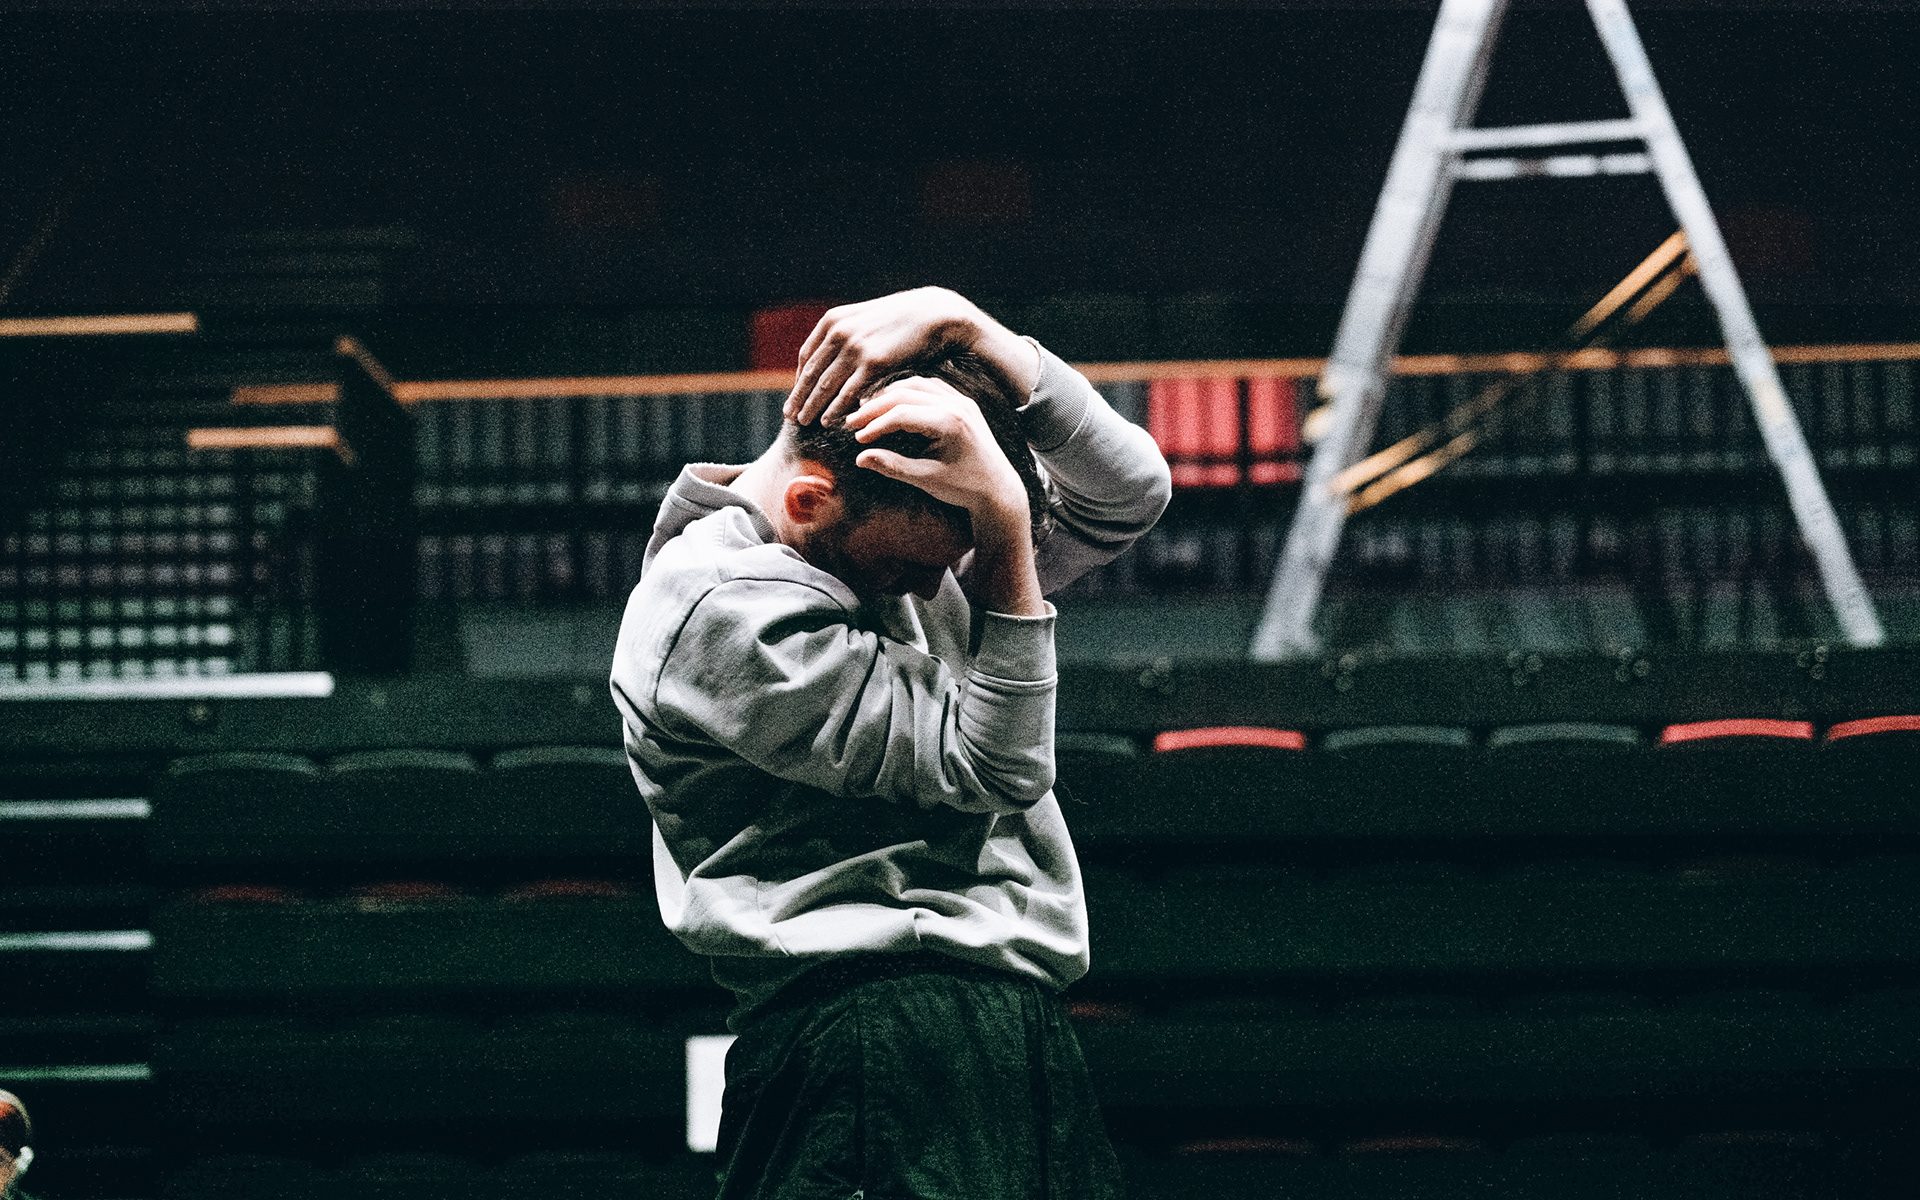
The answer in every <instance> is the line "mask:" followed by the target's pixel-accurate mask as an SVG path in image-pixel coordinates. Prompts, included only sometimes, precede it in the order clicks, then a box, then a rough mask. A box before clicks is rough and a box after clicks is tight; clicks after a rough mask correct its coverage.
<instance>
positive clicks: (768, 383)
mask: <svg viewBox="0 0 1920 1200" xmlns="http://www.w3.org/2000/svg"><path fill="white" fill-rule="evenodd" d="M348 341H351V339H342V342H343V343H345V342H348ZM354 345H356V346H357V345H358V343H354ZM1773 357H1774V361H1775V362H1780V363H1853V362H1899V361H1907V360H1913V361H1920V342H1879V343H1868V344H1861V345H1842V346H1775V347H1774V348H1773ZM369 361H371V360H370V359H369ZM1727 363H1728V358H1727V352H1726V350H1725V349H1723V348H1719V347H1713V348H1707V349H1643V350H1609V349H1604V348H1600V347H1593V348H1590V349H1586V350H1578V351H1574V352H1572V353H1568V352H1566V351H1559V352H1554V351H1515V352H1509V353H1504V354H1404V355H1401V356H1400V357H1399V358H1396V359H1395V360H1394V363H1393V373H1394V374H1396V375H1498V374H1516V375H1528V374H1537V373H1539V372H1542V371H1562V370H1565V371H1611V370H1615V369H1618V368H1621V367H1713V366H1726V365H1727ZM373 365H374V366H375V367H378V365H379V364H378V363H374V364H373ZM1326 365H1327V360H1326V359H1324V358H1245V359H1182V360H1176V361H1170V362H1124V363H1081V364H1079V365H1078V366H1077V368H1076V369H1077V370H1079V371H1080V373H1081V374H1083V375H1085V376H1086V377H1087V378H1088V379H1089V380H1091V381H1092V382H1094V383H1142V382H1149V381H1152V380H1155V379H1311V378H1314V377H1315V376H1318V375H1319V374H1320V373H1321V372H1322V371H1323V370H1325V369H1326ZM370 373H371V372H370ZM384 376H385V372H384V371H382V372H381V373H380V374H379V375H377V376H376V378H382V377H384ZM389 382H390V383H391V386H392V390H393V396H394V398H395V399H396V400H398V401H400V402H401V403H402V404H425V403H432V402H438V401H443V400H552V399H561V398H566V397H575V396H671V395H695V394H698V395H715V394H725V393H742V392H776V391H785V390H787V389H788V388H790V387H792V386H793V372H791V371H730V372H717V373H707V374H695V375H568V376H541V377H534V378H522V379H441V380H415V381H411V382H407V381H393V380H390V381H389ZM232 399H233V402H234V403H235V404H324V403H331V402H333V401H335V400H338V399H339V389H338V386H337V385H335V384H331V383H289V384H273V385H260V384H252V385H245V386H241V387H236V388H234V389H233V393H232Z"/></svg>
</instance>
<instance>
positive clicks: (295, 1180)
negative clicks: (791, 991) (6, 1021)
mask: <svg viewBox="0 0 1920 1200" xmlns="http://www.w3.org/2000/svg"><path fill="white" fill-rule="evenodd" d="M1874 1149H1875V1150H1880V1151H1881V1152H1884V1153H1888V1154H1891V1153H1893V1152H1894V1151H1893V1150H1892V1149H1891V1148H1886V1149H1884V1150H1883V1149H1882V1148H1880V1147H1874ZM1852 1166H1853V1165H1852V1164H1851V1163H1849V1161H1848V1159H1847V1156H1846V1152H1845V1150H1844V1149H1843V1148H1841V1147H1837V1146H1836V1145H1835V1142H1834V1139H1832V1138H1831V1137H1830V1136H1828V1135H1826V1134H1825V1133H1823V1132H1822V1131H1820V1130H1816V1129H1804V1128H1754V1129H1731V1130H1707V1131H1701V1132H1695V1133H1688V1134H1686V1135H1684V1136H1680V1137H1678V1138H1674V1139H1664V1140H1661V1141H1658V1142H1656V1141H1653V1140H1650V1139H1647V1138H1644V1137H1640V1136H1636V1135H1630V1134H1628V1135H1623V1134H1617V1133H1605V1132H1599V1131H1588V1132H1579V1131H1576V1132H1558V1133H1545V1134H1536V1135H1532V1136H1526V1137H1521V1138H1518V1139H1515V1140H1512V1141H1510V1142H1508V1143H1506V1144H1504V1145H1497V1144H1494V1143H1491V1142H1489V1141H1488V1140H1487V1139H1484V1138H1480V1137H1474V1136H1463V1135H1459V1134H1455V1133H1448V1132H1425V1131H1413V1132H1404V1133H1395V1134H1388V1135H1374V1136H1366V1137H1353V1138H1347V1139H1344V1140H1340V1141H1336V1142H1333V1143H1330V1144H1321V1143H1316V1142H1315V1141H1314V1140H1312V1139H1309V1138H1303V1137H1251V1138H1238V1139H1210V1140H1203V1141H1195V1142H1190V1143H1186V1144H1183V1145H1179V1146H1175V1147H1171V1148H1169V1150H1168V1151H1167V1152H1165V1153H1147V1152H1142V1151H1134V1150H1131V1149H1126V1148H1123V1153H1122V1168H1123V1172H1124V1174H1125V1177H1126V1180H1127V1185H1128V1189H1129V1193H1128V1194H1129V1195H1132V1196H1135V1197H1138V1198H1139V1200H1190V1198H1191V1197H1194V1196H1210V1197H1215V1198H1217V1200H1241V1198H1243V1197H1244V1198H1247V1200H1252V1198H1254V1197H1260V1198H1263V1200H1264V1198H1267V1197H1273V1196H1293V1195H1300V1196H1315V1197H1332V1198H1337V1200H1403V1198H1405V1197H1409V1196H1420V1197H1425V1198H1432V1200H1452V1198H1454V1197H1472V1198H1474V1200H1506V1198H1512V1200H1522V1198H1526V1200H1532V1198H1534V1197H1540V1196H1553V1197H1564V1198H1567V1200H1602V1198H1605V1200H1652V1198H1656V1197H1658V1198H1665V1197H1674V1198H1675V1200H1679V1198H1681V1197H1686V1198H1688V1200H1695V1198H1704V1200H1720V1198H1722V1197H1724V1198H1727V1200H1735V1198H1738V1200H1776V1198H1778V1200H1786V1198H1789V1197H1791V1198H1795V1200H1806V1198H1809V1197H1816V1196H1840V1195H1855V1196H1857V1195H1863V1194H1865V1193H1862V1192H1858V1191H1850V1190H1848V1186H1847V1180H1848V1179H1850V1178H1852V1175H1851V1174H1850V1173H1849V1172H1850V1170H1851V1169H1852ZM713 1185H714V1164H713V1162H712V1160H711V1159H706V1158H697V1157H694V1156H691V1155H683V1156H679V1157H676V1158H668V1159H661V1160H652V1159H649V1158H646V1157H643V1156H641V1155H638V1154H633V1153H620V1152H610V1153H594V1154H589V1153H566V1152H534V1153H525V1154H519V1155H517V1156H515V1157H512V1158H509V1159H507V1160H505V1161H504V1162H492V1161H483V1160H476V1159H470V1158H465V1157H460V1156H456V1155H452V1154H446V1153H384V1154H368V1155H361V1156H358V1157H355V1158H351V1159H349V1160H347V1161H345V1162H342V1163H338V1164H337V1165H330V1164H324V1163H316V1162H309V1161H305V1160H302V1159H295V1158H291V1157H272V1156H265V1155H222V1156H211V1157H206V1158H202V1159H198V1160H195V1161H192V1162H190V1163H188V1164H186V1165H185V1166H184V1167H183V1168H182V1169H181V1170H179V1171H177V1172H175V1173H173V1174H172V1175H171V1176H170V1177H169V1179H168V1180H167V1184H166V1187H165V1189H164V1190H163V1192H162V1193H161V1195H162V1196H163V1197H164V1198H165V1200H331V1198H332V1197H335V1196H339V1195H342V1194H351V1195H354V1196H357V1197H369V1198H378V1200H388V1198H392V1200H442V1198H445V1200H523V1198H524V1200H535V1198H536V1197H537V1198H539V1200H547V1198H549V1197H556V1196H557V1197H563V1198H566V1200H603V1198H604V1200H615V1198H624V1197H635V1196H645V1197H653V1196H658V1197H669V1196H671V1197H683V1196H688V1197H690V1196H703V1195H709V1194H711V1193H712V1191H713ZM1889 1194H1891V1193H1889Z"/></svg>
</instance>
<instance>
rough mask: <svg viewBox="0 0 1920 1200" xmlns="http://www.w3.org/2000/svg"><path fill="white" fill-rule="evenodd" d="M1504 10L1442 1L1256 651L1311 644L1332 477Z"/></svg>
mask: <svg viewBox="0 0 1920 1200" xmlns="http://www.w3.org/2000/svg"><path fill="white" fill-rule="evenodd" d="M1506 8H1507V0H1444V3H1442V4H1441V6H1440V16H1439V19H1438V20H1437V21H1436V22H1435V24H1434V30H1433V39H1432V40H1431V41H1430V42H1428V43H1427V55H1426V58H1425V59H1424V60H1423V61H1422V63H1421V65H1420V77H1419V81H1418V82H1417V83H1416V84H1415V85H1414V91H1413V104H1412V106H1411V107H1409V108H1408V110H1407V118H1406V121H1405V122H1404V123H1402V125H1401V127H1400V141H1399V143H1398V145H1396V146H1395V148H1394V152H1393V161H1392V162H1391V164H1390V165H1389V166H1388V168H1387V179H1386V183H1385V185H1384V186H1383V187H1382V188H1381V191H1380V199H1379V202H1378V203H1377V204H1376V205H1375V207H1374V210H1373V223H1372V224H1371V225H1370V226H1368V228H1367V240H1366V244H1365V247H1364V248H1363V249H1362V250H1361V252H1360V268H1359V271H1358V273H1357V274H1356V275H1355V277H1354V281H1353V288H1352V290H1351V291H1350V292H1349V293H1348V295H1347V304H1346V308H1345V310H1344V311H1343V312H1342V313H1341V316H1340V329H1339V332H1338V333H1337V334H1336V335H1335V337H1334V346H1333V354H1332V356H1331V357H1330V358H1329V359H1328V362H1327V366H1326V373H1325V375H1323V376H1322V378H1321V380H1320V394H1321V395H1322V396H1323V397H1324V398H1326V399H1327V400H1329V401H1330V402H1331V406H1330V408H1329V419H1328V421H1327V425H1326V428H1325V430H1324V431H1323V432H1322V433H1321V435H1320V437H1319V440H1318V441H1317V442H1316V444H1315V446H1314V450H1313V457H1312V458H1311V459H1310V460H1309V462H1308V464H1307V473H1306V480H1305V482H1304V484H1303V486H1302V487H1301V492H1300V503H1299V507H1298V508H1297V509H1296V510H1295V513H1294V518H1293V524H1292V527H1291V528H1290V529H1289V531H1288V533H1287V541H1286V545H1285V548H1284V549H1283V550H1282V551H1281V556H1280V565H1279V567H1278V569H1277V570H1276V571H1275V573H1274V578H1273V584H1272V586H1271V587H1270V588H1269V589H1268V592H1267V601H1266V607H1265V609H1264V611H1263V612H1262V614H1261V617H1260V624H1259V627H1258V628H1257V629H1256V630H1255V632H1254V640H1253V650H1252V655H1253V657H1254V658H1255V659H1256V660H1259V661H1272V660H1275V659H1281V658H1286V657H1289V656H1291V655H1298V654H1306V653H1311V652H1312V651H1313V650H1314V648H1315V643H1314V638H1313V634H1312V631H1311V628H1310V626H1311V624H1312V622H1313V615H1314V611H1315V610H1316V609H1317V608H1318V606H1319V601H1320V594H1321V592H1322V590H1323V589H1324V588H1325V586H1326V576H1327V568H1328V566H1329V565H1330V564H1331V563H1332V561H1333V555H1334V552H1335V551H1336V550H1338V549H1339V545H1340V531H1341V529H1342V527H1343V526H1344V525H1345V523H1346V519H1347V497H1346V494H1345V493H1344V492H1342V491H1336V490H1335V489H1334V487H1333V481H1334V478H1335V477H1336V476H1337V475H1339V474H1340V472H1342V471H1344V470H1345V469H1346V468H1348V467H1349V466H1352V465H1353V463H1354V462H1356V461H1357V460H1358V459H1359V457H1360V455H1361V454H1362V453H1364V452H1365V450H1366V447H1367V444H1368V442H1369V441H1370V440H1371V439H1372V437H1373V431H1374V427H1375V425H1376V423H1377V422H1378V420H1379V416H1380V402H1381V398H1382V396H1383V395H1384V394H1385V391H1386V380H1387V370H1388V366H1389V362H1390V360H1391V358H1392V356H1393V353H1394V350H1395V349H1396V348H1397V347H1398V346H1399V344H1400V334H1401V330H1402V329H1403V328H1404V327H1405V325H1406V320H1407V310H1408V308H1409V307H1411V305H1412V302H1413V297H1414V295H1415V293H1417V292H1418V291H1419V290H1420V277H1421V276H1422V275H1423V274H1424V273H1425V271H1426V267H1427V259H1428V257H1429V255H1430V254H1431V252H1432V250H1433V240H1434V235H1435V234H1436V233H1438V232H1439V229H1440V220H1441V218H1442V217H1443V216H1445V215H1446V209H1447V197H1448V196H1449V195H1450V194H1451V192H1452V188H1453V179H1452V175H1451V172H1450V166H1451V162H1452V157H1453V152H1452V150H1451V149H1450V148H1449V147H1450V143H1451V140H1452V137H1453V133H1454V131H1455V130H1456V129H1458V128H1460V127H1461V126H1462V125H1463V124H1464V123H1466V122H1467V121H1469V120H1470V119H1471V118H1472V117H1473V113H1474V110H1475V109H1476V108H1477V107H1478V106H1479V103H1480V92H1481V89H1482V88H1483V87H1484V86H1485V84H1486V78H1487V64H1488V62H1489V61H1490V59H1491V57H1492V52H1493V44H1494V41H1495V36H1494V35H1495V33H1496V32H1497V31H1498V29H1499V25H1500V19H1501V17H1502V16H1503V15H1505V12H1506Z"/></svg>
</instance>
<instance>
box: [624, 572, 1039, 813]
mask: <svg viewBox="0 0 1920 1200" xmlns="http://www.w3.org/2000/svg"><path fill="white" fill-rule="evenodd" d="M850 621H851V614H850V613H848V612H847V610H846V609H845V608H843V607H842V606H841V605H840V604H839V603H838V602H837V601H836V600H835V599H834V598H833V597H832V596H831V595H829V594H828V593H826V592H824V591H822V590H820V589H818V588H815V587H811V586H809V585H807V584H804V583H798V582H794V581H791V580H780V579H731V580H728V581H726V582H723V583H720V584H718V585H716V586H715V587H713V588H712V589H711V590H710V591H708V592H707V593H706V594H705V595H704V596H702V597H701V598H700V600H699V602H698V603H696V604H695V605H694V606H693V609H692V611H691V612H690V613H689V615H688V617H687V619H686V621H685V622H684V623H683V624H682V626H681V627H680V629H679V631H678V633H677V634H676V635H675V637H674V639H673V642H672V644H671V646H670V647H669V648H668V651H667V653H666V654H665V655H664V656H663V658H662V659H661V664H660V671H659V674H658V676H657V678H656V684H655V689H654V697H653V699H654V706H655V710H656V712H657V713H658V714H659V717H660V720H661V723H662V726H663V728H664V729H666V730H668V731H672V732H678V733H679V734H681V735H683V736H688V735H690V736H695V737H698V738H700V739H703V740H708V741H712V742H714V743H717V744H719V745H721V746H723V747H725V748H726V749H728V750H730V751H732V752H733V753H735V754H738V755H739V756H740V757H742V758H744V759H745V760H747V761H748V762H750V763H752V764H753V765H754V766H756V767H758V768H760V769H761V770H763V771H766V772H768V773H769V774H772V775H777V776H779V777H780V778H783V779H790V780H793V781H794V782H796V783H802V784H805V785H807V786H809V787H816V788H820V789H821V790H823V791H827V792H832V793H834V794H836V795H841V796H848V797H854V796H884V797H887V798H889V799H893V800H898V801H902V802H908V803H913V804H916V805H919V806H920V807H922V808H932V807H933V806H934V805H937V804H945V805H948V806H950V807H953V808H956V809H959V810H961V811H963V812H976V813H986V812H991V813H1012V812H1021V811H1023V810H1025V809H1027V808H1029V807H1031V806H1032V805H1033V804H1035V803H1036V802H1038V801H1039V800H1040V799H1041V797H1043V796H1045V795H1046V794H1047V791H1048V789H1049V788H1051V787H1052V786H1053V722H1054V692H1055V687H1056V680H1055V675H1054V652H1053V622H1054V618H1053V616H1052V615H1051V613H1049V615H1047V616H1044V617H1014V616H1006V615H1002V614H999V613H986V614H984V626H983V629H982V631H981V636H980V644H979V649H978V650H977V651H976V652H975V654H974V656H973V658H972V659H971V660H970V662H969V664H968V667H967V670H966V673H965V675H964V676H961V677H955V675H954V674H953V672H952V671H951V670H950V669H949V668H948V667H947V666H946V664H944V663H943V662H942V661H941V660H940V659H939V658H937V657H935V656H933V655H930V654H927V653H924V652H922V651H919V650H916V649H914V648H913V647H912V646H910V645H908V644H906V643H904V642H899V641H895V640H893V639H890V638H886V637H882V636H880V635H878V634H875V633H872V632H869V631H867V630H863V629H859V628H857V627H855V626H854V625H852V624H851V623H850Z"/></svg>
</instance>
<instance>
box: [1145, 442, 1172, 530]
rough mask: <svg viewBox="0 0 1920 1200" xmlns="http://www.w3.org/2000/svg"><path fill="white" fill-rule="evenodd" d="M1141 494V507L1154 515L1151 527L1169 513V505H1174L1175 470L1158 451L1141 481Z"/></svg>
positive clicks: (1150, 523) (1149, 524) (1149, 523)
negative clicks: (1162, 515)
mask: <svg viewBox="0 0 1920 1200" xmlns="http://www.w3.org/2000/svg"><path fill="white" fill-rule="evenodd" d="M1141 492H1142V500H1141V507H1142V508H1143V509H1147V510H1149V511H1151V512H1152V513H1153V517H1152V518H1151V520H1149V521H1148V526H1149V527H1151V526H1152V525H1153V524H1154V523H1155V522H1157V521H1159V520H1160V516H1161V514H1163V513H1165V512H1166V511H1167V505H1169V504H1171V503H1173V468H1171V467H1169V466H1168V465H1167V460H1166V459H1165V458H1163V457H1161V455H1160V454H1159V452H1158V451H1157V450H1156V451H1155V453H1154V456H1153V461H1152V463H1151V465H1149V466H1148V467H1147V470H1146V472H1145V478H1144V479H1143V480H1142V481H1141Z"/></svg>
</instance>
